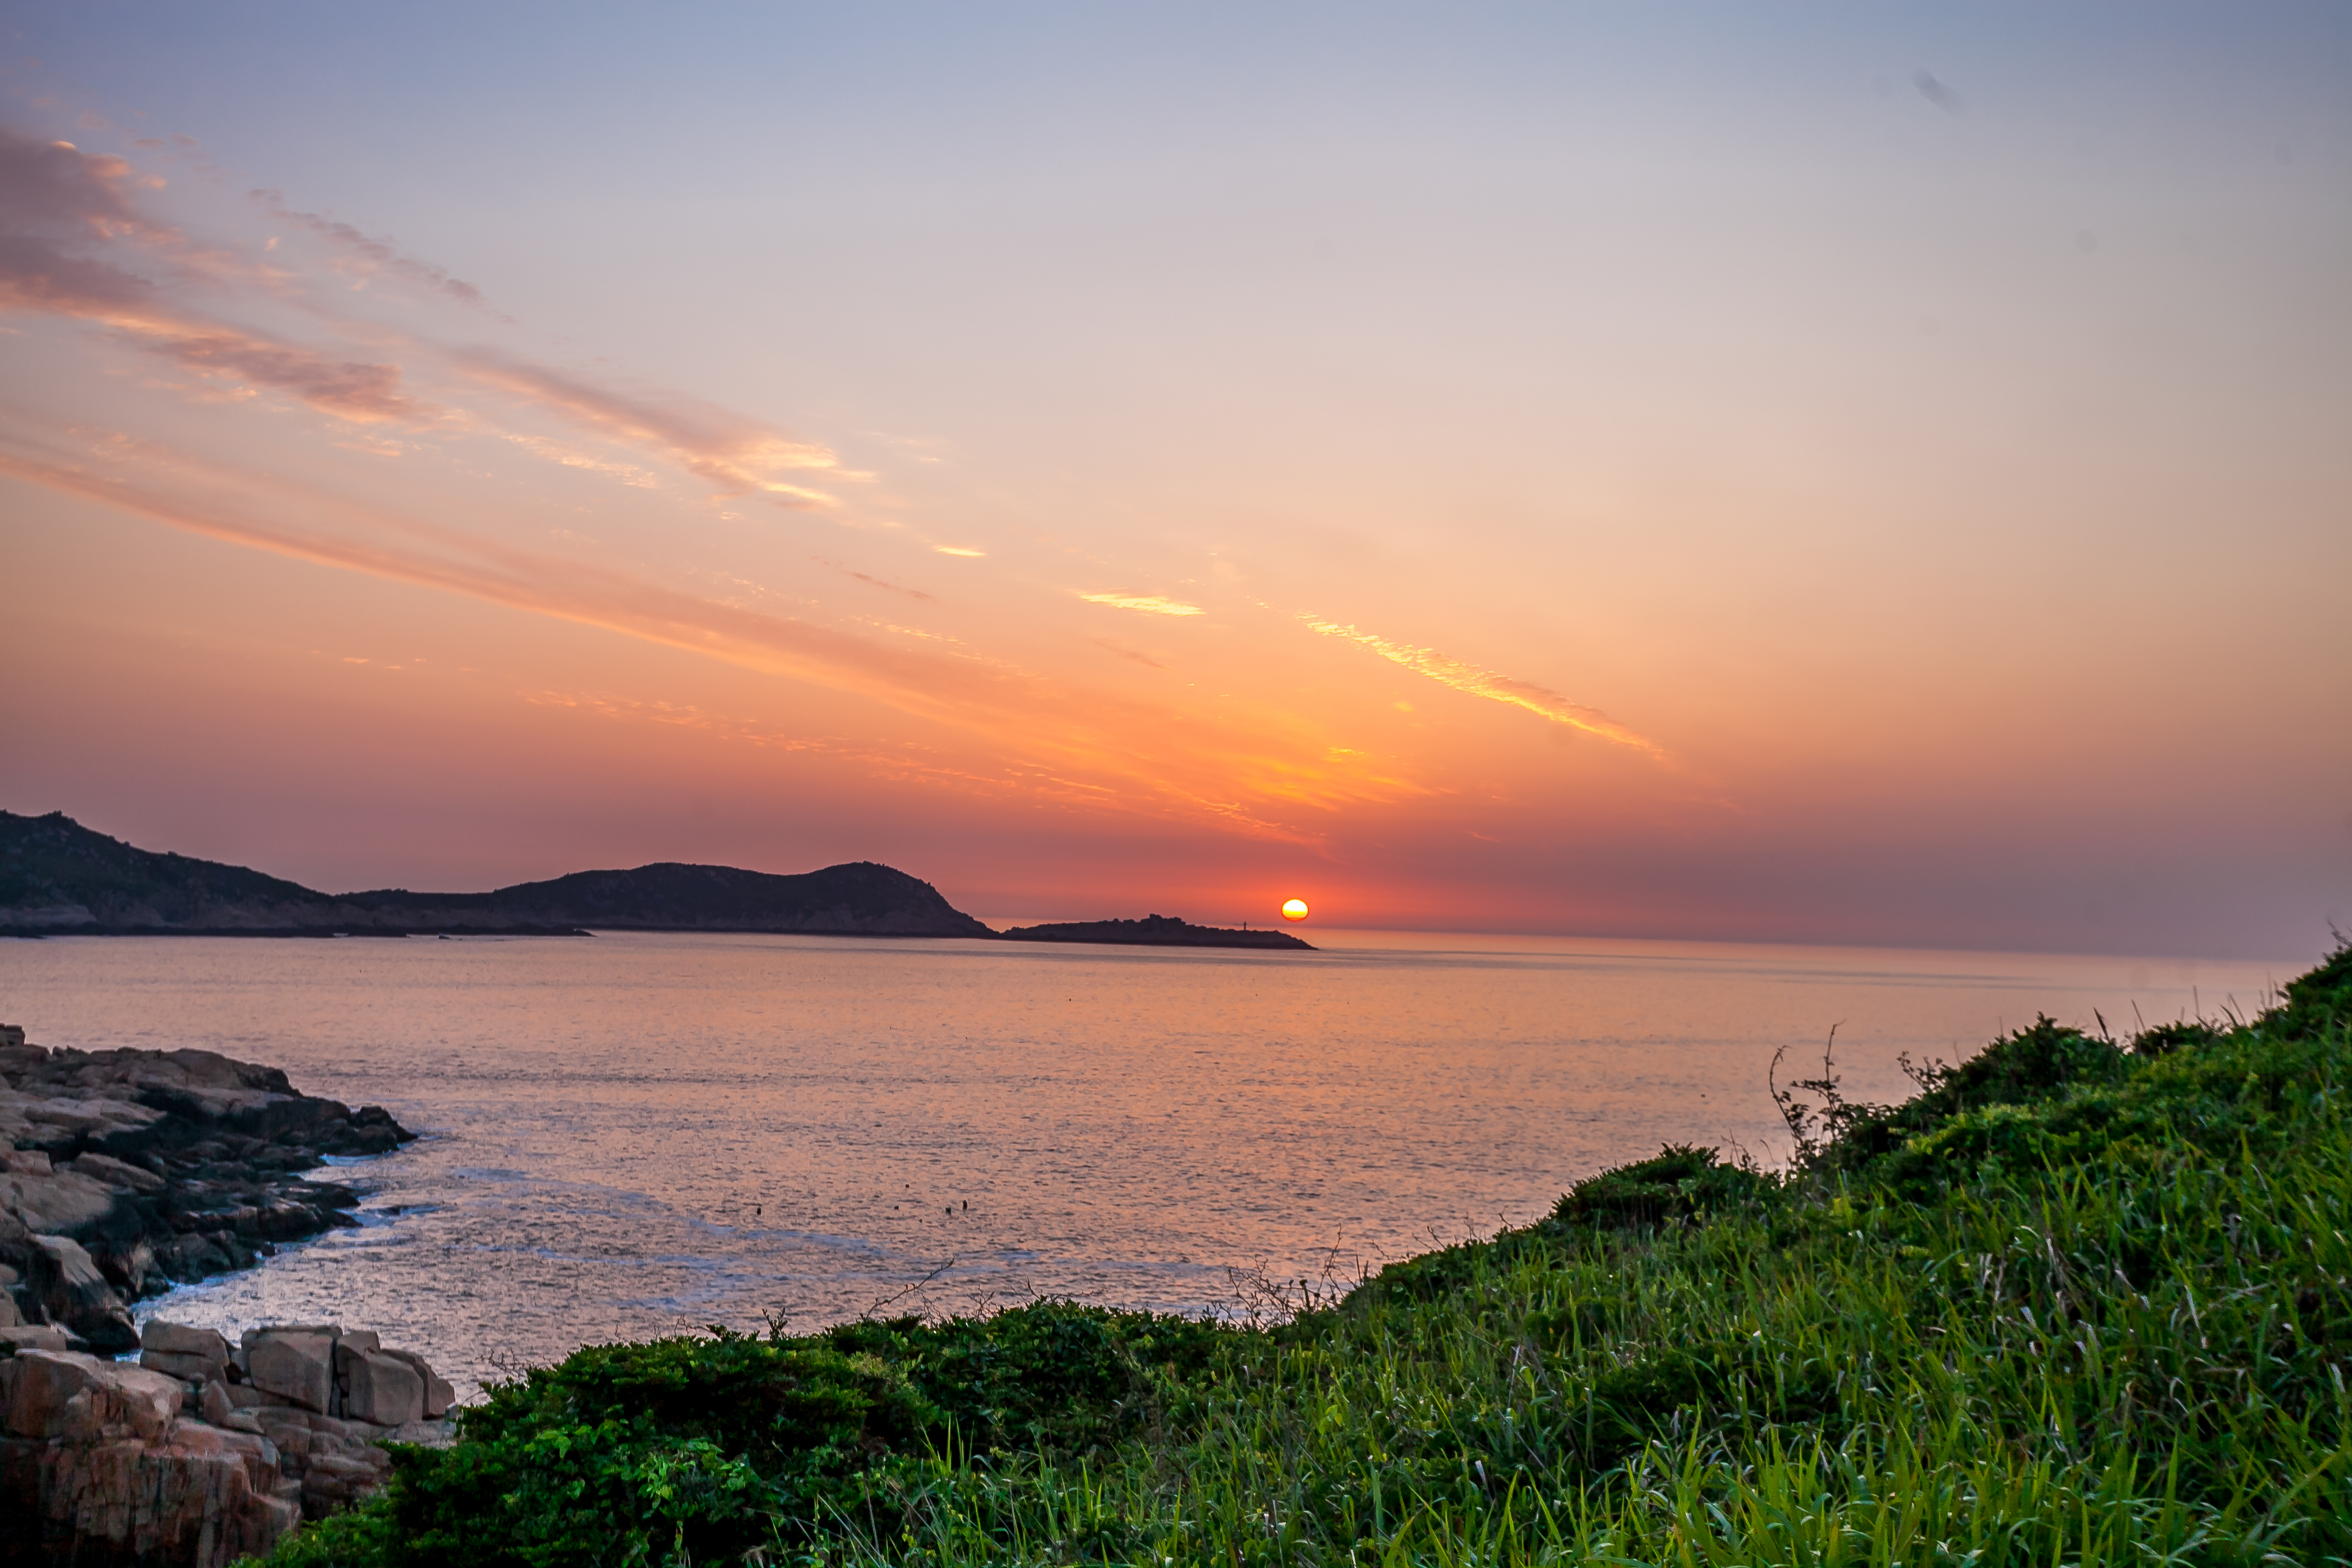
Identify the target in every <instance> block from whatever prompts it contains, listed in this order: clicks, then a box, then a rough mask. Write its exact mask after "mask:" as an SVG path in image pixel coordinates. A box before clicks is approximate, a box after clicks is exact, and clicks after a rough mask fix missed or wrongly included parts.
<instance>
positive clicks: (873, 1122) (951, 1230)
mask: <svg viewBox="0 0 2352 1568" xmlns="http://www.w3.org/2000/svg"><path fill="white" fill-rule="evenodd" d="M1308 934H1309V935H1310V936H1311V937H1312V939H1313V940H1314V941H1316V942H1318V944H1319V945H1320V947H1321V951H1319V952H1301V953H1285V952H1180V951H1170V950H1150V949H1144V950H1138V949H1115V948H1086V947H1047V946H1030V945H1026V944H1013V943H1003V944H999V943H992V942H966V941H944V942H941V941H926V942H912V941H904V942H887V941H871V940H861V939H827V938H811V937H770V936H719V935H654V934H643V933H632V934H620V935H604V936H598V937H593V938H572V939H561V938H551V939H530V938H525V939H475V940H464V941H424V940H409V941H383V940H377V941H361V940H352V941H341V942H299V941H298V942H278V941H253V940H236V939H225V938H197V937H181V938H156V939H145V938H66V939H51V940H48V941H44V942H0V1018H5V1019H6V1020H7V1021H9V1022H13V1023H22V1024H23V1025H25V1026H26V1028H27V1030H28V1032H29V1034H30V1037H31V1038H32V1039H34V1040H35V1041H37V1042H38V1043H40V1044H43V1045H48V1046H73V1047H84V1048H102V1047H112V1046H139V1047H164V1048H170V1047H183V1046H194V1047H202V1048H205V1049H208V1050H216V1051H221V1052H224V1053H226V1054H227V1055H229V1056H233V1057H237V1058H242V1059H245V1060H248V1061H256V1062H264V1063H268V1064H269V1065H272V1066H276V1067H281V1068H285V1069H286V1070H287V1072H288V1073H289V1075H290V1076H291V1078H292V1079H293V1080H294V1082H295V1084H296V1086H297V1087H299V1088H300V1089H305V1090H307V1091H309V1092H310V1093H313V1094H323V1095H331V1096H332V1097H334V1098H336V1099H338V1100H347V1101H349V1102H351V1103H352V1104H354V1105H358V1104H362V1103H370V1104H382V1105H384V1106H386V1107H389V1108H390V1109H391V1110H392V1111H393V1112H394V1115H396V1116H398V1117H399V1119H400V1120H401V1121H402V1122H403V1123H404V1124H405V1125H406V1126H408V1127H409V1128H411V1129H412V1130H414V1131H418V1132H421V1133H423V1134H425V1136H424V1137H423V1139H421V1140H420V1141H419V1142H416V1143H415V1144H413V1145H410V1146H409V1147H407V1148H405V1149H404V1150H403V1151H402V1152H399V1153H397V1154H394V1155H390V1156H386V1157H383V1158H381V1159H376V1160H369V1161H359V1162H339V1163H337V1164H336V1165H335V1166H333V1167H331V1169H329V1170H327V1171H324V1172H321V1173H320V1174H321V1175H323V1176H327V1177H331V1179H335V1180H340V1181H345V1182H351V1183H353V1184H357V1185H359V1186H361V1187H362V1189H363V1190H364V1191H366V1193H367V1194H368V1198H367V1204H366V1207H365V1209H364V1211H363V1212H362V1216H361V1217H362V1225H361V1226H359V1227H358V1228H356V1229H353V1230H348V1231H341V1232H336V1233H334V1234H331V1235H330V1236H328V1237H323V1238H321V1239H320V1240H318V1241H316V1242H313V1243H310V1244H306V1245H304V1246H300V1247H291V1248H288V1249H287V1250H285V1251H284V1252H282V1253H281V1254H280V1255H279V1256H278V1257H277V1258H272V1259H270V1260H269V1261H268V1262H267V1263H265V1264H264V1265H263V1266H262V1267H260V1268H256V1269H253V1270H250V1271H248V1272H247V1273H244V1274H241V1275H235V1276H229V1277H226V1278H223V1279H215V1280H211V1281H208V1282H206V1283H205V1284H202V1285H198V1286H194V1287H189V1288H184V1289H179V1290H175V1291H173V1293H172V1294H171V1295H170V1296H167V1297H164V1298H161V1299H159V1300H154V1301H151V1302H148V1303H145V1304H144V1305H143V1306H142V1316H145V1315H152V1314H157V1313H160V1314H162V1315H165V1316H168V1317H170V1318H172V1319H173V1320H175V1321H184V1322H193V1323H200V1324H209V1325H213V1326H216V1327H221V1328H224V1329H226V1330H228V1331H230V1332H231V1333H232V1334H234V1333H235V1332H236V1331H237V1330H238V1329H240V1328H243V1327H246V1326H249V1325H251V1324H254V1323H258V1322H263V1321H280V1322H283V1321H340V1322H343V1323H347V1324H351V1325H353V1326H362V1327H367V1328H373V1329H376V1330H378V1331H381V1332H382V1333H383V1338H384V1342H386V1343H388V1344H394V1345H400V1346H403V1347H405V1348H409V1349H414V1350H417V1351H421V1352H424V1353H425V1354H426V1355H427V1356H428V1357H429V1358H430V1359H431V1360H432V1361H433V1363H435V1365H436V1367H438V1368H440V1369H441V1370H442V1371H443V1372H444V1373H446V1374H447V1375H448V1376H449V1377H450V1378H451V1379H452V1381H453V1382H456V1383H457V1384H458V1385H459V1388H460V1391H461V1394H471V1393H472V1392H473V1390H474V1389H475V1388H477V1387H478V1384H479V1383H480V1382H482V1381H483V1380H486V1379H488V1378H492V1377H496V1376H499V1375H501V1374H502V1373H505V1372H507V1371H509V1370H511V1369H514V1368H518V1367H520V1366H523V1365H528V1364H533V1363H545V1362H549V1361H552V1360H555V1359H557V1358H560V1357H561V1356H562V1355H564V1354H565V1353H567V1352H570V1351H571V1350H572V1349H574V1348H576V1347H577V1346H579V1345H581V1344H583V1343H588V1342H597V1341H605V1340H613V1339H620V1338H643V1337H647V1336H651V1335H655V1334H661V1333H670V1332H677V1331H686V1330H690V1329H698V1328H700V1327H702V1326H704V1325H707V1324H712V1323H725V1324H730V1325H732V1326H735V1327H739V1328H746V1329H756V1328H759V1327H760V1326H761V1324H762V1322H763V1321H766V1320H768V1319H771V1318H772V1317H776V1316H781V1317H782V1319H783V1320H784V1321H786V1322H787V1323H788V1325H789V1326H791V1327H793V1328H794V1329H801V1330H805V1329H814V1328H816V1327H819V1326H821V1325H823V1324H824V1323H827V1322H832V1321H839V1320H842V1319H845V1318H853V1317H856V1316H857V1315H859V1314H860V1313H863V1312H867V1311H882V1312H891V1313H898V1312H912V1311H925V1312H935V1313H936V1312H947V1311H963V1310H974V1309H982V1308H985V1307H987V1306H990V1305H1002V1304H1005V1303H1009V1302H1014V1301H1022V1300H1029V1299H1030V1298H1032V1297H1034V1296H1037V1295H1053V1296H1073V1297H1077V1298H1079V1299H1082V1300H1090V1301H1097V1302H1101V1303H1105V1304H1108V1305H1115V1306H1124V1307H1150V1308H1156V1309H1164V1310H1185V1311H1196V1310H1238V1309H1241V1308H1244V1307H1245V1306H1246V1305H1247V1304H1248V1302H1249V1300H1251V1299H1252V1298H1253V1295H1254V1293H1255V1292H1256V1291H1258V1290H1259V1289H1262V1288H1263V1287H1261V1286H1257V1285H1253V1284H1252V1283H1251V1282H1252V1281H1253V1280H1255V1279H1263V1280H1266V1281H1273V1282H1280V1281H1285V1280H1287V1281H1293V1282H1295V1281H1297V1280H1298V1279H1308V1280H1310V1281H1313V1282H1315V1283H1317V1284H1318V1286H1319V1285H1325V1284H1328V1283H1345V1282H1346V1281H1348V1280H1349V1279H1353V1278H1355V1277H1356V1275H1357V1274H1358V1272H1359V1271H1360V1269H1362V1268H1367V1267H1370V1266H1374V1265H1377V1264H1378V1263H1381V1262H1382V1261H1386V1260H1389V1259H1392V1258H1398V1257H1402V1256H1404V1255H1407V1254H1410V1253H1413V1252H1417V1251H1422V1250H1425V1249H1427V1248H1428V1247H1431V1246H1433V1245H1435V1244H1438V1243H1443V1242H1449V1241H1454V1240H1459V1239H1461V1238H1463V1237H1468V1236H1471V1235H1475V1234H1482V1233H1486V1232H1491V1231H1492V1230H1493V1229H1494V1228H1495V1227H1496V1226H1498V1225H1500V1224H1505V1223H1520V1222H1524V1221H1526V1220H1528V1219H1530V1218H1533V1217H1535V1216H1536V1215H1538V1214H1540V1213H1542V1212H1543V1211H1544V1210H1545V1209H1546V1208H1548V1207H1549V1205H1550V1204H1551V1202H1552V1201H1553V1200H1554V1199H1555V1198H1556V1197H1557V1196H1558V1195H1559V1193H1560V1191H1561V1189H1562V1188H1564V1187H1565V1186H1567V1185H1568V1184H1570V1183H1572V1182H1574V1181H1576V1180H1578V1179H1580V1178H1581V1177H1583V1176H1586V1175H1589V1174H1591V1173H1593V1172H1594V1171H1596V1170H1599V1169H1601V1168H1602V1167H1604V1166H1607V1165H1610V1164H1614V1163H1622V1162H1623V1161H1626V1160H1629V1159H1636V1158H1640V1157H1642V1156H1643V1155H1645V1154H1649V1153H1653V1152H1655V1151H1656V1150H1657V1148H1658V1146H1659V1145H1660V1144H1661V1143H1662V1142H1705V1143H1710V1144H1717V1145H1724V1146H1731V1145H1735V1144H1736V1145H1737V1146H1738V1147H1742V1148H1745V1149H1748V1150H1749V1151H1752V1152H1755V1153H1756V1154H1757V1155H1758V1156H1759V1157H1760V1158H1763V1159H1766V1160H1768V1161H1769V1160H1772V1159H1775V1158H1777V1157H1779V1156H1780V1155H1781V1154H1783V1153H1785V1152H1786V1145H1787V1139H1786V1134H1785V1132H1784V1131H1783V1130H1782V1129H1781V1127H1780V1121H1779V1119H1778V1118H1777V1116H1776V1115H1775V1114H1774V1112H1773V1109H1772V1106H1771V1102H1770V1100H1769V1098H1768V1096H1767V1093H1766V1087H1765V1073H1766V1068H1767V1066H1768V1065H1769V1062H1770V1060H1771V1058H1772V1054H1773V1052H1774V1051H1775V1050H1776V1049H1778V1048H1779V1047H1782V1046H1788V1047H1790V1061H1791V1064H1792V1065H1793V1066H1795V1067H1798V1068H1801V1069H1802V1072H1801V1076H1811V1074H1812V1073H1813V1072H1814V1071H1815V1070H1817V1069H1818V1068H1819V1066H1820V1049H1821V1046H1822V1042H1823V1041H1824V1039H1825V1038H1826V1037H1827V1036H1828V1035H1829V1032H1830V1029H1831V1026H1832V1025H1835V1026H1838V1033H1837V1042H1838V1045H1837V1059H1838V1063H1839V1066H1840V1068H1841V1069H1842V1070H1843V1072H1844V1074H1845V1076H1846V1081H1847V1085H1848V1089H1849V1093H1850V1094H1852V1095H1854V1096H1857V1097H1860V1098H1865V1099H1874V1100H1888V1099H1895V1098H1900V1097H1901V1096H1902V1095H1903V1094H1904V1093H1906V1091H1907V1084H1906V1080H1905V1079H1904V1078H1903V1076H1902V1074H1901V1071H1900V1069H1899V1068H1898V1067H1897V1065H1896V1057H1897V1054H1898V1053H1899V1052H1908V1053H1909V1054H1910V1055H1911V1056H1912V1057H1914V1058H1936V1057H1943V1058H1957V1057H1959V1056H1963V1055H1966V1054H1968V1053H1969V1052H1971V1051H1973V1050H1975V1049H1976V1048H1978V1047H1980V1046H1981V1045H1983V1044H1984V1043H1985V1042H1986V1041H1987V1040H1988V1039H1990V1037H1992V1036H1993V1035H1995V1034H1996V1033H1997V1032H1999V1031H2000V1029H2001V1028H2003V1027H2004V1026H2019V1025H2022V1024H2026V1023H2030V1022H2032V1019H2033V1016H2035V1014H2036V1013H2039V1012H2046V1013H2048V1014H2050V1015H2052V1016H2055V1017H2056V1018H2058V1019H2059V1020H2061V1021H2062V1022H2068V1023H2080V1024H2084V1025H2086V1026H2090V1025H2094V1024H2095V1014H2097V1013H2104V1014H2105V1018H2106V1020H2107V1022H2108V1023H2109V1024H2110V1025H2113V1026H2115V1027H2116V1029H2117V1030H2118V1031H2119V1032H2122V1033H2126V1034H2127V1033H2129V1032H2130V1031H2131V1030H2132V1029H2133V1028H2134V1027H2136V1026H2137V1022H2136V1021H2137V1020H2138V1019H2144V1020H2145V1021H2147V1022H2148V1023H2155V1022H2158V1021H2162V1020H2168V1019H2172V1018H2177V1017H2181V1016H2190V1015H2192V1014H2194V1013H2196V1012H2197V1011H2199V1010H2200V1008H2201V1009H2202V1011H2203V1012H2204V1013H2206V1014H2208V1015H2212V1016H2218V1015H2220V1014H2221V1012H2222V1010H2223V1009H2224V1008H2225V1007H2234V1008H2235V1009H2236V1010H2237V1011H2239V1012H2241V1013H2247V1012H2251V1011H2252V1010H2254V1009H2255V1008H2256V1007H2258V1006H2260V1005H2262V1004H2263V1000H2264V998H2265V995H2266V994H2267V989H2268V987H2269V986H2270V985H2271V984H2273V983H2276V982H2280V981H2284V980H2285V979H2288V978H2291V977H2292V975H2293V974H2294V973H2297V972H2299V971H2300V970H2301V969H2302V968H2304V967H2305V966H2306V963H2297V962H2294V961H2292V960H2288V961H2283V962H2281V963H2276V964H2269V965H2265V964H2257V963H2189V962H2185V961H2179V960H2135V959H2120V958H2079V957H2050V956H2021V955H2014V954H1984V953H1948V952H1899V951H1873V950H1852V949H1819V948H1790V947H1761V946H1731V945H1717V944H1696V943H1666V942H1597V941H1572V940H1567V939H1529V938H1506V937H1468V936H1458V935H1445V936H1438V935H1412V934H1405V933H1396V932H1380V933H1370V932H1353V933H1351V932H1333V931H1313V932H1309V933H1308ZM2306 962H2307V961H2306ZM1785 1071H1786V1069H1784V1075H1785Z"/></svg>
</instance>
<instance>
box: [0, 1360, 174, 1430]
mask: <svg viewBox="0 0 2352 1568" xmlns="http://www.w3.org/2000/svg"><path fill="white" fill-rule="evenodd" d="M185 1392H186V1391H185V1390H184V1388H183V1387H182V1386H181V1384H180V1381H179V1379H177V1378H173V1377H166V1376H164V1375H163V1373H159V1372H149V1371H148V1370H147V1369H146V1368H144V1367H137V1366H125V1365H123V1364H122V1363H120V1362H110V1361H100V1360H99V1359H98V1358H97V1357H96V1356H92V1355H81V1354H79V1353H77V1352H73V1351H47V1350H19V1351H18V1352H16V1354H14V1355H12V1356H9V1357H8V1358H7V1359H5V1361H0V1397H5V1406H6V1411H7V1415H6V1427H7V1432H8V1435H9V1436H12V1437H29V1438H33V1439H35V1440H36V1441H39V1442H49V1441H61V1442H66V1443H82V1444H89V1443H113V1442H121V1441H123V1440H125V1439H130V1440H132V1441H136V1442H141V1443H152V1442H155V1441H157V1440H158V1439H160V1438H161V1437H162V1436H163V1434H164V1432H165V1430H166V1429H167V1428H168V1427H169V1426H171V1425H172V1421H173V1417H174V1416H176V1415H179V1413H180V1398H181V1395H182V1394H184V1393H185Z"/></svg>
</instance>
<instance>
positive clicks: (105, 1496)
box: [0, 1350, 301, 1568]
mask: <svg viewBox="0 0 2352 1568" xmlns="http://www.w3.org/2000/svg"><path fill="white" fill-rule="evenodd" d="M184 1394H185V1389H184V1385H183V1384H181V1383H180V1381H179V1380H178V1379H176V1378H173V1377H167V1376H165V1375H164V1374H163V1373H158V1372H152V1371H149V1370H147V1369H145V1368H142V1367H135V1366H123V1365H121V1364H119V1363H114V1362H103V1361H100V1360H98V1359H97V1358H96V1357H94V1356H88V1355H80V1354H76V1353H74V1352H60V1351H40V1350H19V1351H17V1352H16V1353H15V1354H13V1355H9V1356H7V1357H5V1358H0V1403H5V1410H6V1421H5V1436H0V1514H5V1518H6V1520H7V1521H8V1530H7V1531H6V1546H5V1561H7V1562H10V1563H74V1564H81V1563H126V1564H127V1563H171V1564H174V1565H177V1564H187V1565H188V1568H222V1565H225V1564H226V1563H230V1562H232V1561H234V1560H235V1559H236V1558H237V1557H240V1556H243V1555H245V1554H247V1553H250V1552H268V1551H269V1550H270V1548H272V1547H273V1546H275V1545H276V1544H277V1542H278V1538H279V1537H280V1536H282V1535H284V1534H285V1533H286V1531H289V1530H291V1529H292V1528H293V1527H294V1525H295V1524H296V1523H297V1522H298V1521H299V1519H300V1517H301V1515H300V1510H299V1506H298V1505H297V1503H296V1501H295V1500H294V1496H299V1488H288V1487H287V1486H286V1485H285V1480H284V1477H283V1475H282V1473H281V1471H280V1469H279V1460H278V1453H277V1450H276V1449H275V1448H274V1447H272V1446H271V1445H270V1443H269V1441H268V1439H267V1438H266V1437H262V1436H258V1435H257V1434H254V1433H246V1432H224V1431H220V1430H217V1429H215V1428H213V1427H209V1426H203V1425H201V1424H199V1423H194V1422H189V1421H184V1420H182V1419H180V1417H179V1410H180V1405H181V1401H182V1399H183V1397H184ZM289 1492H290V1493H292V1494H294V1495H291V1496H289V1495H285V1494H288V1493H289Z"/></svg>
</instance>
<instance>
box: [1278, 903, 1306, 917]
mask: <svg viewBox="0 0 2352 1568" xmlns="http://www.w3.org/2000/svg"><path fill="white" fill-rule="evenodd" d="M1282 918H1283V919H1284V920H1286V921H1303V920H1305V919H1306V918H1307V900H1305V899H1293V900H1290V901H1289V902H1288V903H1286V904H1285V905H1283V906H1282Z"/></svg>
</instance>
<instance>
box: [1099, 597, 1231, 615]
mask: <svg viewBox="0 0 2352 1568" xmlns="http://www.w3.org/2000/svg"><path fill="white" fill-rule="evenodd" d="M1078 597H1079V598H1081V599H1084V600H1085V601H1086V602H1087V604H1089V605H1111V606H1113V607H1114V608H1117V609H1121V610H1139V611H1141V612H1142V613H1143V614H1145V615H1147V616H1200V615H1206V614H1207V613H1208V612H1207V611H1205V610H1203V609H1202V608H1201V606H1200V605H1187V604H1185V603H1183V602H1182V601H1181V600H1179V599H1163V598H1161V597H1160V595H1157V594H1081V595H1078Z"/></svg>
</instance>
